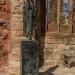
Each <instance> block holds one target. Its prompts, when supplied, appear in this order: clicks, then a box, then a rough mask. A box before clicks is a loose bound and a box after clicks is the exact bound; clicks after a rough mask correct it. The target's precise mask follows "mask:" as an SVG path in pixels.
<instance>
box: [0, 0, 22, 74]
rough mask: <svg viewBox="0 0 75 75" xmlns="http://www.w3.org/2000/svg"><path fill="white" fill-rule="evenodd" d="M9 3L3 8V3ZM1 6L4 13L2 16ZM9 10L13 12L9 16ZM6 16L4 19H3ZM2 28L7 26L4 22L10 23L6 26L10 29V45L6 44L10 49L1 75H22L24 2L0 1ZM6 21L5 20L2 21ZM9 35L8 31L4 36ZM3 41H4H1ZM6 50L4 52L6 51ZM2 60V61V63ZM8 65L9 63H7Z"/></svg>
mask: <svg viewBox="0 0 75 75" xmlns="http://www.w3.org/2000/svg"><path fill="white" fill-rule="evenodd" d="M4 1H6V2H8V4H7V6H3V4H4V3H3V2H4ZM1 6H3V8H2V10H4V11H6V14H5V12H2V13H3V15H1ZM9 10H11V12H10V15H9V12H8V11H9ZM2 16H4V17H2ZM0 17H2V18H1V19H0V22H2V23H0V26H1V24H6V23H4V21H5V22H6V20H7V22H8V23H9V19H10V23H9V24H8V25H7V26H6V27H7V28H8V29H9V35H10V36H9V38H8V43H7V42H5V49H7V48H8V47H9V49H8V50H9V52H8V58H7V57H4V58H2V59H3V62H2V63H3V65H4V66H2V65H1V67H0V75H21V70H20V69H21V47H20V46H21V40H22V36H23V0H0ZM2 19H4V20H2ZM6 34H8V33H7V32H6V30H5V31H4V36H6ZM0 39H1V38H0ZM1 41H2V40H1ZM5 49H4V50H5ZM6 60H7V61H8V64H4V61H6ZM1 61H2V60H0V63H1ZM5 63H7V62H5Z"/></svg>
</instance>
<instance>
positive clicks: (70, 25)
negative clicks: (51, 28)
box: [68, 0, 73, 33]
mask: <svg viewBox="0 0 75 75" xmlns="http://www.w3.org/2000/svg"><path fill="white" fill-rule="evenodd" d="M72 13H73V0H69V17H68V24H69V28H70V32H71V33H72V31H73V30H72V25H73V23H72V17H73V16H72Z"/></svg>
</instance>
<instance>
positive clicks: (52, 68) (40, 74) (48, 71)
mask: <svg viewBox="0 0 75 75" xmlns="http://www.w3.org/2000/svg"><path fill="white" fill-rule="evenodd" d="M58 67H59V66H58V65H56V66H54V67H51V68H49V69H48V70H46V71H45V72H41V73H39V75H54V74H53V73H52V72H53V71H55V70H56V69H57V68H58Z"/></svg>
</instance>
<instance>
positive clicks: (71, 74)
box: [39, 65, 75, 75]
mask: <svg viewBox="0 0 75 75" xmlns="http://www.w3.org/2000/svg"><path fill="white" fill-rule="evenodd" d="M39 75H75V67H71V68H68V67H65V66H58V65H57V66H53V67H51V68H49V69H47V70H46V71H44V72H40V74H39Z"/></svg>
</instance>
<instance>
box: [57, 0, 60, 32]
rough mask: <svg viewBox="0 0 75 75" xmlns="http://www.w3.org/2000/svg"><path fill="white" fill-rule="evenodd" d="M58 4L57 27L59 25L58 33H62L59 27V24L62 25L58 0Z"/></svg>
mask: <svg viewBox="0 0 75 75" xmlns="http://www.w3.org/2000/svg"><path fill="white" fill-rule="evenodd" d="M57 3H58V4H57V5H58V8H57V25H58V33H59V32H60V29H59V28H60V27H59V24H60V0H58V2H57Z"/></svg>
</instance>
